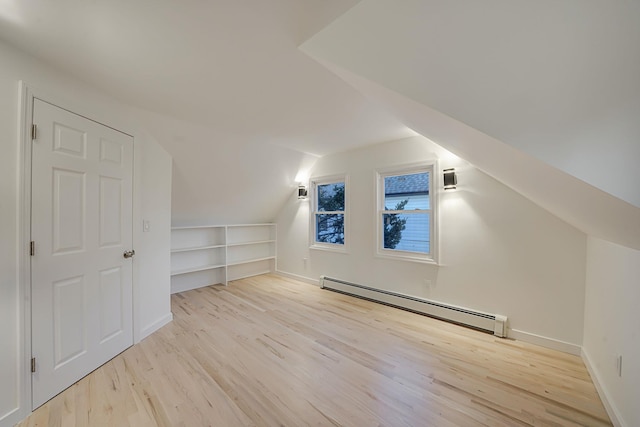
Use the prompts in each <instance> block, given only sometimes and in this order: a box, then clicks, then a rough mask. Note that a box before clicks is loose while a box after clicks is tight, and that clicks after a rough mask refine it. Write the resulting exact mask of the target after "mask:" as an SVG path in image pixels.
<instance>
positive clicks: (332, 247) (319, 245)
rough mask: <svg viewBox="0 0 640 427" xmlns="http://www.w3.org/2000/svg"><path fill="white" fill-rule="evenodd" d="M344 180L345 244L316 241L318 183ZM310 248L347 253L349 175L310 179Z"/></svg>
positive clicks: (323, 183) (348, 238) (348, 239)
mask: <svg viewBox="0 0 640 427" xmlns="http://www.w3.org/2000/svg"><path fill="white" fill-rule="evenodd" d="M336 182H344V244H342V245H340V244H337V243H323V242H316V213H317V210H316V209H317V205H316V204H317V202H318V201H317V199H316V196H317V187H318V185H325V184H332V183H336ZM309 184H310V185H309V202H310V209H309V249H317V250H322V251H330V252H339V253H347V252H348V249H349V241H350V237H349V235H350V231H349V230H350V229H351V227H349V218H350V215H349V176H348V175H346V174H344V175H343V174H340V175H329V176H319V177H312V178H310V179H309Z"/></svg>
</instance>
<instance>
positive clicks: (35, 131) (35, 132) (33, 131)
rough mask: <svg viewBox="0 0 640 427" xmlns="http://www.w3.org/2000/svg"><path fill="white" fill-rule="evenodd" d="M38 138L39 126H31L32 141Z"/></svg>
mask: <svg viewBox="0 0 640 427" xmlns="http://www.w3.org/2000/svg"><path fill="white" fill-rule="evenodd" d="M37 136H38V125H31V139H32V140H34V139H36V138H37Z"/></svg>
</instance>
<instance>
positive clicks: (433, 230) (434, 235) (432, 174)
mask: <svg viewBox="0 0 640 427" xmlns="http://www.w3.org/2000/svg"><path fill="white" fill-rule="evenodd" d="M438 170H439V169H438V164H437V161H435V160H432V161H425V162H421V163H419V164H405V165H401V166H396V167H391V168H384V169H377V170H376V172H375V185H376V187H375V188H376V206H375V216H376V219H375V221H374V224H375V227H376V230H375V234H374V235H375V236H376V249H375V253H376V256H378V257H383V258H392V259H400V260H405V261H413V262H420V263H427V264H436V265H438V253H439V250H438V249H439V233H438V216H439V215H438V213H439V211H438V189H439V179H438V173H437V171H438ZM425 172H427V173H429V209H412V210H407V212H414V213H418V212H420V213H429V253H422V252H413V251H406V250H399V249H387V248H385V247H384V232H383V223H384V220H383V217H384V214H389V213H394V212H396V211H388V210H385V194H384V193H385V185H384V179H385V178H386V177H389V176H401V175H411V174H416V173H425ZM398 212H401V211H398Z"/></svg>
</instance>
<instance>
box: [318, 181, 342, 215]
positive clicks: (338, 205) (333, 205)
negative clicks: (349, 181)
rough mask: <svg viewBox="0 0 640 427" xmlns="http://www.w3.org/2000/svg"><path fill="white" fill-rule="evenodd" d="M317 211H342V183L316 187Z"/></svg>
mask: <svg viewBox="0 0 640 427" xmlns="http://www.w3.org/2000/svg"><path fill="white" fill-rule="evenodd" d="M317 188H318V211H324V212H333V211H343V210H344V182H336V183H332V184H322V185H318V187H317Z"/></svg>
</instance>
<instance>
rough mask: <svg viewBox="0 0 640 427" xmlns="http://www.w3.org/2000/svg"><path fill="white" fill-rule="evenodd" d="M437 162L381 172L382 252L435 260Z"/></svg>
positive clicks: (379, 237) (379, 246)
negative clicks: (435, 178)
mask: <svg viewBox="0 0 640 427" xmlns="http://www.w3.org/2000/svg"><path fill="white" fill-rule="evenodd" d="M433 187H434V186H433V165H429V166H426V167H418V168H407V169H402V170H393V171H388V172H379V173H378V214H377V216H378V221H377V227H378V254H380V255H386V256H394V257H402V258H407V259H413V260H419V261H435V256H434V253H435V250H434V249H435V248H436V242H435V232H434V229H435V227H434V223H435V218H434V212H435V209H434V204H435V200H434V198H433V197H432V195H433V191H432V190H433Z"/></svg>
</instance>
